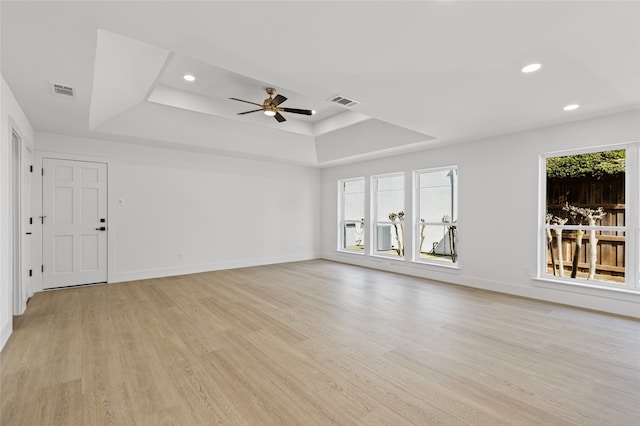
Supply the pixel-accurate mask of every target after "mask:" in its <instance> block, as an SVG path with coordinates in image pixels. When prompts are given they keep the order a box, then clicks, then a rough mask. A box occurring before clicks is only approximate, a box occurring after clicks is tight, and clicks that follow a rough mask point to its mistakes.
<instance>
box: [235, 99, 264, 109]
mask: <svg viewBox="0 0 640 426" xmlns="http://www.w3.org/2000/svg"><path fill="white" fill-rule="evenodd" d="M229 99H231V100H233V101H239V102H245V103H247V104H251V105H258V106H259V107H261V106H262V104H257V103H255V102H249V101H244V100H242V99H238V98H229Z"/></svg>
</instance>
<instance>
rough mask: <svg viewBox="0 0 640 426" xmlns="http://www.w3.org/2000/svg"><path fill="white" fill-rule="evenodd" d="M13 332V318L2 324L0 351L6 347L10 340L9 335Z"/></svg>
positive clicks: (0, 329)
mask: <svg viewBox="0 0 640 426" xmlns="http://www.w3.org/2000/svg"><path fill="white" fill-rule="evenodd" d="M12 332H13V320H12V319H11V320H9V321H8V322H7V323H6V324H3V325H2V328H0V351H1V350H2V348H4V345H5V344H6V343H7V340H9V337H11V333H12Z"/></svg>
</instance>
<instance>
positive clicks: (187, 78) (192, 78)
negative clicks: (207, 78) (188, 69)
mask: <svg viewBox="0 0 640 426" xmlns="http://www.w3.org/2000/svg"><path fill="white" fill-rule="evenodd" d="M182 78H184V79H185V80H186V81H189V82H191V81H196V78H195V77H194V76H192V75H191V74H185V75H183V76H182Z"/></svg>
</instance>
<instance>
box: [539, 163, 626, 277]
mask: <svg viewBox="0 0 640 426" xmlns="http://www.w3.org/2000/svg"><path fill="white" fill-rule="evenodd" d="M624 192H625V188H624V174H623V173H619V174H615V175H608V176H603V177H602V178H600V179H593V178H562V179H560V178H549V179H547V212H548V213H551V214H553V215H556V216H559V217H563V218H567V217H569V215H568V212H565V211H563V210H562V206H564V205H565V203H566V202H568V203H569V204H570V205H574V206H577V207H588V208H592V209H596V208H598V207H602V208H603V209H604V211H605V212H606V213H607V215H606V216H605V217H604V218H603V219H602V220H601V221H600V223H598V224H599V225H603V226H624V225H625V214H626V211H625V198H624V197H625V193H624ZM567 224H575V223H572V222H571V219H569V221H568V222H567ZM575 235H576V233H575V231H564V232H563V235H562V247H560V248H558V247H557V244H556V242H555V241H554V242H553V249H554V254H555V256H554V258H555V259H556V262H557V259H558V249H561V250H562V257H563V259H564V264H565V270H567V271H570V270H571V262H572V259H573V254H574V251H575ZM597 237H598V247H597V257H596V272H597V274H599V275H602V276H605V277H606V278H605V279H611V280H613V281H623V280H624V266H625V265H624V258H625V235H624V233H623V232H617V231H602V232H597ZM589 249H590V247H589V238H588V232H585V235H584V237H583V240H582V250H581V253H580V259H579V263H578V269H579V271H580V272H583V273H586V271H588V269H589V260H588V255H589ZM547 252H548V254H547V259H548V264H549V271H550V272H551V255H550V250H547ZM556 265H557V263H556Z"/></svg>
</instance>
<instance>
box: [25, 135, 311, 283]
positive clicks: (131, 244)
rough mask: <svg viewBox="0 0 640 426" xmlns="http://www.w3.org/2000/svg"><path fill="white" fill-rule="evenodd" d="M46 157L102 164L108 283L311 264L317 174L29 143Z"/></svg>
mask: <svg viewBox="0 0 640 426" xmlns="http://www.w3.org/2000/svg"><path fill="white" fill-rule="evenodd" d="M46 156H55V157H59V158H62V157H64V158H70V159H85V160H98V161H105V162H107V163H108V186H109V219H108V227H109V235H108V243H109V266H108V280H109V282H118V281H126V280H133V279H143V278H152V277H158V276H168V275H176V274H186V273H194V272H201V271H209V270H216V269H225V268H234V267H242V266H251V265H259V264H269V263H277V262H287V261H295V260H302V259H310V258H316V257H319V253H320V248H321V244H320V241H321V233H320V226H319V224H320V222H321V208H320V196H319V193H320V185H321V183H320V176H321V172H320V170H319V169H315V168H310V167H302V166H295V165H287V164H282V163H275V162H273V163H272V162H261V161H256V160H246V159H239V158H232V157H222V156H216V155H210V154H199V153H192V152H182V151H174V150H168V149H161V148H153V147H148V146H140V145H133V144H127V143H120V142H111V141H103V140H95V139H83V138H76V137H70V136H63V135H57V134H51V133H37V134H36V157H37V161H38V162H40V163H41V161H42V157H46ZM40 194H41V182H36V184H35V185H34V206H35V208H36V210H37V211H40V209H41V201H40V200H41V196H40ZM119 200H123V202H124V204H122V205H120V204H119V203H118V201H119ZM35 203H40V204H35ZM35 228H37V229H34V235H35V236H36V238H35V240H36V241H38V240H39V239H40V235H41V234H40V233H41V226H36V227H35ZM40 250H41V248H40V247H37V248H36V255H37V256H40V253H39V251H40ZM179 253H180V254H181V259H179ZM37 282H38V286H40V287H39V288H42V287H41V286H42V281H41V276H39V277H38V281H37Z"/></svg>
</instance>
